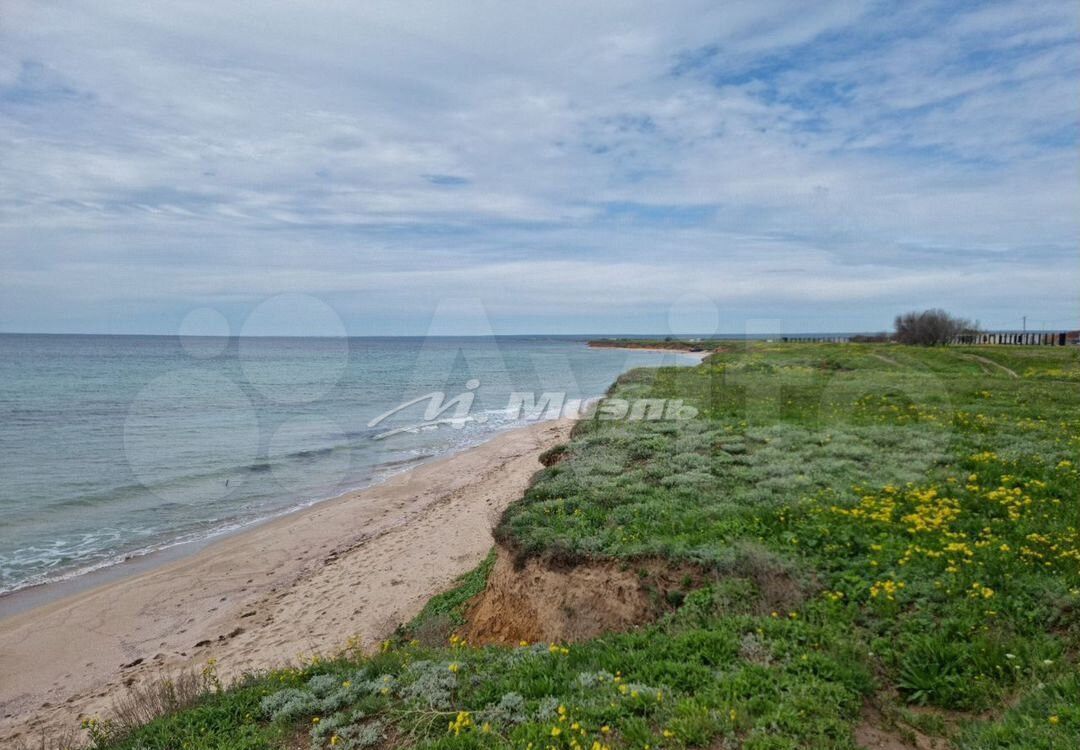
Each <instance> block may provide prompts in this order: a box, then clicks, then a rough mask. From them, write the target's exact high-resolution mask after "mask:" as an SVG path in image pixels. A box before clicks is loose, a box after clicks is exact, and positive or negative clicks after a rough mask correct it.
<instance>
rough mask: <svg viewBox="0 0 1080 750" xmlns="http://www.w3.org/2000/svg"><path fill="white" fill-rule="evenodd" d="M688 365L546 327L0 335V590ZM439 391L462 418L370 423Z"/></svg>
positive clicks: (83, 567) (230, 520)
mask: <svg viewBox="0 0 1080 750" xmlns="http://www.w3.org/2000/svg"><path fill="white" fill-rule="evenodd" d="M693 361H694V360H692V359H691V358H689V357H686V356H681V355H673V354H659V353H653V352H626V351H619V350H610V349H609V350H605V349H589V348H587V347H586V346H585V344H584V340H583V339H571V338H549V337H496V338H350V339H344V338H327V339H311V338H307V339H300V338H244V339H236V338H232V339H225V338H183V339H181V338H178V337H158V336H39V335H13V334H12V335H8V334H0V593H6V592H10V591H14V590H17V589H20V588H23V587H26V586H29V585H34V584H39V583H45V582H48V581H51V580H58V579H62V578H68V577H71V576H75V575H78V574H80V573H85V572H89V571H91V570H95V569H98V568H102V567H105V566H108V565H112V564H115V563H117V562H119V561H121V560H123V559H125V558H127V557H130V556H133V555H140V554H145V553H148V552H152V551H155V550H160V549H164V548H167V547H170V546H173V545H176V544H181V543H185V542H192V541H197V540H200V539H204V538H207V537H209V536H212V535H215V534H219V533H222V532H224V531H228V530H230V529H236V528H239V527H241V526H244V525H247V524H250V523H252V522H255V521H258V520H261V519H265V518H268V517H271V516H274V515H278V514H281V513H284V512H287V511H289V510H293V509H296V508H299V507H302V506H305V505H309V504H311V503H313V502H317V501H319V500H322V499H326V498H329V497H333V496H335V495H338V494H340V493H342V492H344V491H346V490H349V489H353V488H356V487H361V486H364V485H367V484H371V483H373V482H377V481H379V480H380V479H382V478H385V477H387V476H389V475H391V474H393V473H396V472H398V471H402V470H404V469H406V468H408V467H410V466H412V465H415V464H416V463H418V462H420V461H423V460H425V459H429V458H433V457H436V456H440V455H444V454H447V453H450V452H454V451H456V450H460V449H462V448H464V447H467V446H469V445H475V444H477V443H480V442H482V441H484V440H485V439H487V438H489V437H490V436H492V435H493V434H494V433H496V432H499V431H501V430H505V429H508V428H512V427H515V426H518V425H520V424H523V423H524V422H523V421H522V420H521V418H520V417H519V415H513V414H509V413H508V411H507V406H508V404H509V403H510V394H511V393H513V392H529V393H534V392H535V393H536V397H537V398H539V396H540V394H541V393H543V392H555V391H557V392H564V393H565V394H566V395H567V398H581V397H591V396H596V395H599V394H601V393H602V392H603V391H604V390H605V389H606V388H607V387H608V386H609V385H610V384H611V382H612V381H613V380H614V379H615V378H616V377H617V376H618V375H619V373H621V372H623V371H625V370H627V369H629V368H630V367H634V366H640V365H647V366H655V365H659V364H692V363H693ZM476 381H479V384H477V382H476ZM433 392H439V393H443V394H445V398H446V399H447V400H449V399H451V398H454V397H456V396H461V395H465V398H466V400H467V399H468V398H469V397H471V398H472V399H473V400H472V403H471V404H469V405H468V406H469V408H468V410H467V412H464V414H465V416H464V417H463V418H461V419H458V420H456V421H454V422H453V423H452V424H443V425H429V426H425V427H415V428H412V429H404V430H402V431H400V432H397V433H396V434H393V435H391V436H389V437H385V438H381V439H380V438H377V436H379V435H381V434H383V433H385V432H387V431H389V430H392V429H397V428H403V427H404V428H407V427H409V426H410V425H415V424H417V423H419V422H422V421H424V419H425V415H424V410H425V407H426V405H427V404H428V403H429V402H428V401H423V402H422V403H418V404H416V405H414V406H412V407H409V408H407V409H403V410H401V411H400V412H398V413H396V414H394V415H393V416H391V417H388V418H386V419H383V420H381V421H379V422H378V423H377V424H375V425H374V426H371V422H372V421H373V420H377V419H378V418H379V417H380V415H383V414H385V413H386V412H387V411H389V410H392V409H394V408H395V407H397V406H399V405H401V404H403V403H406V402H408V401H411V400H413V399H416V398H418V397H423V396H426V395H428V394H430V393H433ZM454 412H455V409H453V408H451V409H449V410H448V411H447V412H446V413H444V414H442V415H440V416H441V417H444V418H445V417H450V416H453V414H454ZM457 413H458V415H459V416H460V415H461V414H462V413H463V412H462V411H458V412H457Z"/></svg>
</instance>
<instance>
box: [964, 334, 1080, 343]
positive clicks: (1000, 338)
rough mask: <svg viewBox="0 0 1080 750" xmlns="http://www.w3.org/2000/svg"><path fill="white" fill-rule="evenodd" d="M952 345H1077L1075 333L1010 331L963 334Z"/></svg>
mask: <svg viewBox="0 0 1080 750" xmlns="http://www.w3.org/2000/svg"><path fill="white" fill-rule="evenodd" d="M952 343H954V344H987V345H994V344H1016V345H1021V346H1065V345H1067V344H1076V343H1077V333H1076V332H1075V331H1073V332H1071V333H1070V332H1067V331H1056V332H1047V331H1035V332H1033V331H1021V332H1017V331H1012V332H1004V333H964V334H961V335H959V336H957V337H956V338H954V339H953V340H952Z"/></svg>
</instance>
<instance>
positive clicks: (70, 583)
mask: <svg viewBox="0 0 1080 750" xmlns="http://www.w3.org/2000/svg"><path fill="white" fill-rule="evenodd" d="M528 426H530V425H525V426H519V427H512V428H510V429H506V430H500V431H498V432H492V433H491V434H489V435H487V436H486V437H485V438H484V439H482V440H481V441H479V442H476V443H463V444H461V445H458V446H456V447H455V448H453V449H451V450H449V451H446V452H445V453H440V454H438V455H427V456H423V457H418V458H416V459H413V460H410V461H408V462H406V464H405V465H404V466H402V467H401V468H398V469H395V470H392V471H384V472H378V473H376V474H373V475H372V476H371V477H369V478H367V479H366V480H364V481H362V482H361V483H359V484H357V485H355V486H353V487H350V488H349V489H346V490H342V491H340V492H336V493H335V494H332V495H327V496H326V497H322V498H318V499H315V500H310V501H307V502H304V503H301V504H297V505H293V506H290V507H287V508H284V509H281V510H278V511H275V512H273V513H271V514H270V515H266V516H260V517H258V518H254V519H251V520H248V521H244V522H243V523H239V524H235V525H228V526H223V527H221V528H218V529H214V530H212V531H210V532H208V533H207V534H206V535H205V536H200V537H198V538H196V539H187V540H183V541H172V542H166V543H163V544H162V545H161V546H158V547H155V548H152V549H149V550H147V551H138V552H132V553H130V554H128V555H127V556H125V557H124V558H123V559H119V560H114V561H106V562H104V563H102V564H100V565H98V566H96V567H92V568H89V569H81V570H80V569H74V570H72V571H70V572H68V573H66V574H64V575H62V576H59V577H57V578H55V579H51V580H45V581H41V582H37V583H31V584H29V585H27V586H23V587H22V588H18V589H15V590H13V591H5V592H3V593H0V624H2V623H3V621H4V620H5V619H7V618H8V617H13V616H15V615H17V614H20V613H22V612H27V611H29V610H31V609H35V608H37V607H41V606H44V605H46V604H50V603H52V602H54V601H58V600H60V599H65V598H67V597H71V596H75V595H77V594H80V593H82V592H83V591H87V590H90V589H94V588H97V587H98V586H103V585H106V584H109V583H113V582H117V581H122V580H124V579H125V578H129V577H131V576H135V575H141V574H143V573H146V572H149V571H152V570H154V569H156V568H159V567H161V566H163V565H167V564H169V563H171V562H174V561H177V560H182V559H184V558H187V557H190V556H191V555H195V554H198V553H199V552H200V551H201V550H203V549H205V548H206V547H208V546H210V545H213V544H217V543H218V542H221V541H224V540H227V539H231V538H232V537H234V536H237V535H241V534H246V533H248V532H250V531H253V530H255V529H258V528H259V527H261V526H264V525H266V524H268V523H274V522H275V521H278V520H280V519H283V518H287V517H289V516H292V515H296V514H298V513H305V512H307V511H309V510H311V509H312V508H315V507H316V506H319V505H322V504H324V503H333V502H335V501H338V500H341V499H342V498H345V497H347V496H350V495H354V494H356V493H358V492H364V491H365V490H369V489H372V488H373V487H378V486H379V485H381V484H383V483H385V482H388V481H390V480H391V479H393V478H394V477H396V476H399V475H401V474H407V473H409V472H411V471H413V470H415V469H417V468H419V467H421V466H423V465H424V464H426V463H430V462H437V461H441V460H443V459H447V458H452V457H453V456H457V455H459V454H461V453H464V452H465V451H469V450H472V449H473V448H477V447H479V446H481V445H483V444H484V443H487V442H489V441H491V440H494V439H496V438H497V437H498V436H499V435H502V434H505V433H506V432H512V431H514V430H516V429H525V428H527V427H528ZM376 468H377V467H376ZM2 705H3V704H2V702H0V708H2ZM0 717H2V713H0Z"/></svg>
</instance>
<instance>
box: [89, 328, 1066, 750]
mask: <svg viewBox="0 0 1080 750" xmlns="http://www.w3.org/2000/svg"><path fill="white" fill-rule="evenodd" d="M610 398H612V399H623V400H626V401H629V402H634V400H636V399H676V400H679V401H681V402H682V404H683V406H682V408H681V410H680V411H679V413H678V415H679V416H681V417H688V416H689V415H691V414H694V416H692V417H691V418H678V419H658V420H650V419H641V420H626V419H621V420H619V419H615V420H606V419H599V418H598V419H593V420H588V421H584V422H581V423H579V424H578V426H577V428H576V429H575V434H574V437H573V439H572V441H571V443H570V445H569V446H568V448H567V450H566V451H565V452H563V453H562V455H560V456H559V458H560V459H561V460H559V461H557V462H555V463H553V464H552V465H551V466H550V467H548V468H547V469H545V470H544V471H542V472H541V473H540V474H539V475H538V477H537V478H536V481H535V482H534V484H533V485H532V487H531V488H530V490H529V491H528V492H527V494H526V496H525V498H524V499H523V500H522V501H521V502H519V503H517V504H516V505H514V506H512V507H511V508H510V510H509V511H508V512H507V514H506V515H505V517H504V518H503V520H502V522H501V523H500V526H499V528H498V529H497V537H498V539H499V541H500V543H501V544H502V545H503V547H504V548H505V549H508V550H510V551H512V553H513V554H514V555H515V556H517V557H518V558H519V559H520V560H525V559H530V558H535V559H538V560H552V561H556V560H557V561H558V562H559V564H560V565H561V566H564V567H565V566H568V565H574V564H578V565H587V564H590V563H591V562H595V561H598V560H603V561H611V560H617V561H622V564H624V565H625V566H626V568H627V569H629V570H634V569H635V568H636V566H637V565H638V564H639V562H640V561H644V560H649V561H650V562H651V563H655V561H657V560H661V561H668V562H670V564H671V565H672V566H673V568H674V567H682V568H686V567H689V568H691V569H693V570H695V571H698V573H697V574H696V575H694V576H692V577H691V576H687V577H686V581H685V583H684V585H683V586H682V587H681V588H678V589H676V590H669V591H666V592H663V601H662V602H661V604H662V605H663V606H662V607H661V609H662V610H663V611H664V614H663V615H662V616H661V617H660V618H659V619H657V620H656V621H655V622H651V623H648V624H645V625H643V626H642V627H640V628H637V629H635V630H632V631H630V632H625V633H611V634H608V635H604V636H602V637H600V638H597V639H594V640H590V641H586V642H581V643H573V644H564V643H542V644H527V643H522V644H519V645H517V646H509V647H496V646H489V647H482V648H481V647H473V646H470V645H468V644H466V643H462V642H461V641H460V639H459V638H458V637H457V636H456V635H453V633H456V632H458V630H457V629H458V628H460V627H462V626H463V625H464V624H465V620H464V613H465V611H466V603H467V600H468V599H469V598H470V597H471V596H473V595H474V594H476V593H478V592H479V591H481V590H482V589H483V586H484V581H485V578H486V576H487V575H488V572H489V571H490V569H491V567H492V560H491V559H489V560H488V561H486V562H485V564H484V565H482V566H481V567H480V568H479V569H478V570H477V571H475V572H474V573H473V574H470V575H469V576H467V577H466V578H465V579H463V580H462V582H461V586H460V587H459V588H458V589H456V590H454V591H451V592H448V593H447V594H445V595H442V596H440V597H437V598H436V599H434V600H432V602H431V603H430V604H429V606H428V608H427V609H426V610H425V611H424V613H422V614H421V616H420V617H419V618H417V621H416V622H414V623H412V624H411V625H410V626H408V627H405V628H403V629H402V630H401V632H400V633H399V634H398V636H397V637H395V638H393V639H392V640H391V641H388V642H387V643H386V644H384V648H383V650H382V651H381V652H380V653H378V654H376V655H374V656H363V655H360V654H349V653H346V654H343V655H342V656H340V657H336V658H334V659H329V660H325V661H316V662H314V663H311V664H306V665H303V666H302V667H300V668H296V669H289V670H283V671H279V672H275V673H272V674H269V675H260V676H253V677H251V678H249V679H247V680H245V681H243V682H242V683H240V684H238V685H235V686H231V687H228V688H225V687H222V686H220V685H219V684H218V683H217V681H216V678H215V677H214V671H213V665H210V666H208V668H207V671H206V672H205V673H204V674H203V675H201V676H196V678H197V680H198V681H199V682H200V683H201V687H202V688H203V692H202V694H201V695H200V696H199V697H197V698H190V699H184V700H180V699H176V700H174V701H173V705H172V708H173V709H175V710H170V711H169V712H168V713H167V714H166V715H165V716H162V717H160V718H158V719H156V720H154V721H152V722H151V723H149V724H147V725H145V726H141V727H137V728H132V727H130V726H126V725H123V724H113V725H110V724H108V723H107V722H100V723H96V724H94V725H92V726H90V727H89V731H90V734H91V736H92V738H93V739H94V741H95V743H96V745H97V746H98V747H99V748H103V749H104V748H107V749H108V750H120V749H121V748H123V749H124V750H137V749H149V748H161V749H162V750H164V749H165V748H176V749H180V748H183V749H189V748H190V749H192V750H194V749H197V748H278V747H290V748H291V747H309V746H310V747H316V748H324V747H335V748H363V747H404V746H422V747H431V748H446V749H447V750H450V749H451V748H454V749H457V748H461V749H465V748H495V747H515V748H522V749H523V750H608V749H609V748H610V749H611V750H615V749H617V748H638V749H640V750H658V749H661V748H684V747H703V748H714V749H718V748H740V747H741V748H755V749H757V750H762V749H764V748H854V747H857V746H858V742H857V738H859V739H860V740H862V741H865V742H867V743H876V744H875V746H877V747H902V746H910V747H916V746H919V747H929V746H930V744H929V742H930V741H931V739H939V740H940V741H941V743H942V744H941V745H940V746H942V747H944V746H951V747H956V748H966V749H969V750H976V749H983V748H1025V749H1028V748H1032V749H1039V748H1045V749H1047V750H1049V749H1051V748H1053V749H1064V748H1075V747H1080V670H1078V646H1080V531H1078V529H1080V473H1078V467H1080V350H1076V349H1062V348H1049V347H1047V348H1020V347H978V348H975V347H973V348H961V347H949V348H940V349H914V348H905V347H900V346H892V345H852V344H845V345H826V344H820V345H818V344H792V343H788V344H775V345H774V344H765V343H743V342H739V343H731V344H729V345H727V346H726V347H724V348H723V350H722V351H720V352H719V353H717V354H714V355H713V356H712V357H710V358H709V360H708V361H707V362H706V363H704V364H703V365H701V366H699V367H696V368H670V369H661V370H636V371H633V372H631V373H628V374H627V375H625V376H624V377H622V378H621V379H620V381H619V382H618V383H617V384H616V386H615V387H613V389H612V392H611V393H610ZM616 411H617V410H616ZM603 413H604V412H603V410H602V411H601V414H603ZM630 413H631V414H633V413H634V411H633V410H632V409H631V411H630ZM695 413H696V414H695ZM461 632H464V631H461ZM344 635H346V634H343V636H344ZM445 635H450V638H449V640H448V641H447V642H445V643H441V644H440V643H439V641H441V640H442V639H443V636H445ZM162 702H163V703H164V705H165V707H166V708H169V700H167V699H166V700H164V701H162ZM182 704H183V705H186V706H187V707H185V708H183V709H182V710H181V709H180V708H179V707H180V706H181V705H182ZM187 704H190V705H187ZM887 742H893V743H898V744H891V745H890V744H886V743H887ZM917 743H922V744H917Z"/></svg>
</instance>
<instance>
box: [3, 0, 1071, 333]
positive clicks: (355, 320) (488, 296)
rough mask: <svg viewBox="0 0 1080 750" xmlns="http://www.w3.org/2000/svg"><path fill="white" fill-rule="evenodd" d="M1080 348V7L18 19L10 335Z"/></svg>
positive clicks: (19, 4) (184, 9)
mask: <svg viewBox="0 0 1080 750" xmlns="http://www.w3.org/2000/svg"><path fill="white" fill-rule="evenodd" d="M926 307H942V308H945V309H947V310H949V311H951V312H953V313H955V314H958V315H962V316H965V317H968V318H971V319H977V320H978V321H979V322H980V323H981V324H982V325H983V326H984V327H987V328H999V329H1001V328H1017V329H1018V328H1020V326H1021V325H1022V317H1023V316H1025V315H1026V316H1027V325H1028V327H1029V328H1050V329H1064V328H1078V327H1080V3H1076V2H1075V0H1066V1H1063V2H1039V1H1037V0H1025V1H1023V2H986V3H976V2H959V1H957V0H946V1H945V2H920V1H918V0H913V1H911V2H896V3H885V2H830V1H828V0H822V1H821V2H815V3H805V2H801V1H798V0H790V1H785V2H773V1H771V0H753V2H722V3H717V2H713V1H710V2H671V3H656V2H625V3H608V2H603V3H580V2H558V1H556V2H547V3H542V4H533V3H529V4H525V3H516V2H488V1H486V0H485V1H475V2H468V3H440V2H429V3H413V2H401V1H400V0H398V1H395V2H385V3H384V2H365V3H355V2H339V1H337V0H329V1H327V2H319V3H311V2H289V1H279V2H266V3H252V2H243V1H237V2H221V1H220V0H214V1H213V2H210V1H204V0H176V2H172V3H169V4H167V5H165V6H161V5H157V4H152V3H145V2H141V1H139V2H136V1H135V0H111V1H109V0H105V1H102V2H93V3H91V2H68V3H58V2H51V1H50V0H3V4H2V6H0V331H8V332H11V331H25V332H95V333H160V334H175V333H177V332H186V333H225V332H228V333H233V334H238V333H249V334H273V333H285V334H310V335H332V334H336V333H340V332H342V331H343V332H346V333H348V334H351V335H423V334H426V333H432V332H445V333H459V334H478V333H480V334H482V333H488V332H495V333H500V334H512V333H631V332H634V333H649V334H669V333H675V334H687V333H745V332H751V333H753V332H785V333H797V332H809V331H876V330H884V329H886V328H888V327H890V326H891V322H892V319H893V317H894V316H895V315H896V314H897V313H900V312H904V311H906V310H910V309H921V308H926Z"/></svg>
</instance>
